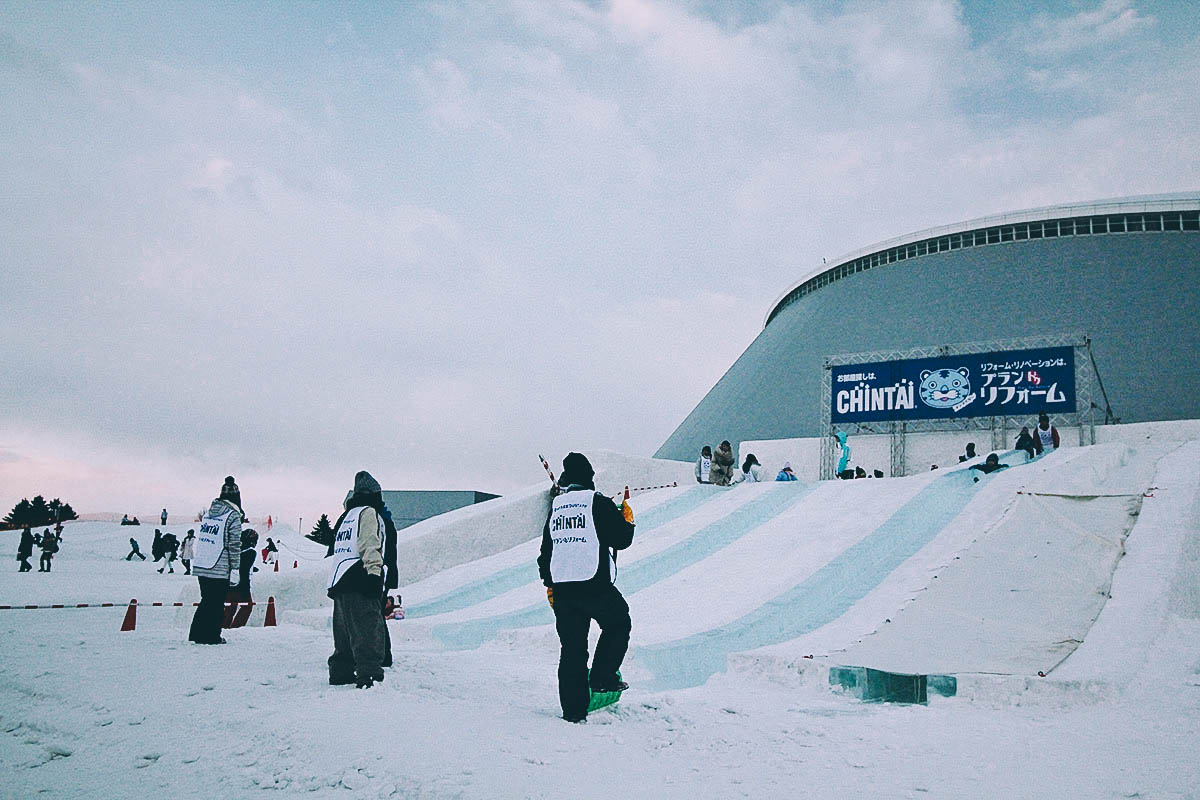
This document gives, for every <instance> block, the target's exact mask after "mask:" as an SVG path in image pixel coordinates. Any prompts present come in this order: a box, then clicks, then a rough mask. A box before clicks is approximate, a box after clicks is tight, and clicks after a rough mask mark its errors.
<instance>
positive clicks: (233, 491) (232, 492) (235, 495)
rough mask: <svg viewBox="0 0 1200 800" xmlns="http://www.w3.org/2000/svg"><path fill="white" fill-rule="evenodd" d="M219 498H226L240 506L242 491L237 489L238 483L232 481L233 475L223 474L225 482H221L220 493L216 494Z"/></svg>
mask: <svg viewBox="0 0 1200 800" xmlns="http://www.w3.org/2000/svg"><path fill="white" fill-rule="evenodd" d="M217 497H218V498H219V499H221V500H228V501H229V502H231V503H233V504H234V505H235V506H237V507H238V508H241V507H242V493H241V491H240V490H239V489H238V485H237V484H236V483H234V482H233V476H232V475H227V476H225V483H223V484H221V493H220V494H219V495H217Z"/></svg>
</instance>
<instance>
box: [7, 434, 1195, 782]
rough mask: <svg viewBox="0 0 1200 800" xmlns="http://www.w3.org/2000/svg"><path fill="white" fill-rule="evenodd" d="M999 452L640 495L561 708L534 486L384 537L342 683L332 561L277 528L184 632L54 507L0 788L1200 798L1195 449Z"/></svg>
mask: <svg viewBox="0 0 1200 800" xmlns="http://www.w3.org/2000/svg"><path fill="white" fill-rule="evenodd" d="M1001 456H1002V459H1001V460H1002V462H1004V463H1005V464H1006V465H1008V466H1007V468H1005V469H1001V470H997V471H993V472H990V473H984V472H983V471H980V470H972V469H970V467H971V466H973V464H965V465H962V467H960V468H958V469H953V470H939V471H936V472H931V473H927V474H923V475H916V476H911V477H907V478H897V479H883V480H866V481H863V480H858V481H828V482H822V483H819V484H803V483H763V484H754V485H741V486H737V487H733V488H719V487H713V486H707V485H696V484H694V483H690V484H689V485H679V486H674V487H667V488H659V489H655V490H651V491H644V492H640V493H638V492H635V493H634V495H633V497H632V498H631V499H630V505H631V506H632V507H633V509H634V512H635V522H636V534H635V537H634V540H633V544H632V546H631V547H630V548H628V549H627V550H625V551H623V552H622V553H621V554H620V558H619V560H618V565H617V578H616V585H617V586H618V588H619V589H620V590H621V592H622V593H623V594H624V596H625V598H626V599H627V600H628V602H629V606H630V613H631V617H632V620H633V631H632V635H631V641H630V647H629V652H628V655H627V657H626V659H625V662H624V665H623V666H622V676H623V677H624V679H625V680H626V681H627V682H628V683H629V684H630V688H629V689H628V690H627V691H626V692H625V693H624V695H623V696H622V697H621V699H620V701H619V702H617V703H616V704H614V705H611V706H609V707H607V708H604V709H601V710H598V711H595V712H593V713H592V714H590V715H589V717H588V724H587V725H581V726H580V725H570V724H567V723H565V722H563V721H562V720H561V719H560V710H559V707H558V694H557V683H556V665H557V660H558V638H557V636H556V633H555V629H554V617H553V613H552V611H551V609H550V608H549V606H548V604H547V602H546V595H545V589H544V588H543V586H542V582H541V580H540V579H539V576H538V570H537V567H536V566H535V564H534V560H535V559H536V557H537V554H538V547H539V543H540V532H541V524H542V523H543V522H544V521H545V519H546V513H547V504H548V502H549V501H548V492H546V491H545V488H544V487H531V488H530V490H528V491H527V492H523V493H516V494H515V495H513V496H510V497H506V498H502V499H500V500H494V501H490V502H488V503H484V504H481V505H479V506H475V507H472V508H469V509H460V510H459V511H456V512H451V514H448V515H444V516H443V517H442V518H435V519H433V520H428V521H426V522H424V523H421V524H419V525H417V526H414V527H412V528H409V529H406V530H404V531H401V533H400V542H399V547H398V556H399V558H398V560H399V567H400V571H401V573H402V576H403V577H402V581H401V588H400V592H401V593H402V595H403V605H404V608H405V612H406V616H405V618H404V619H397V620H390V621H389V622H388V623H387V624H388V626H389V631H390V635H391V641H392V653H393V656H394V661H395V663H394V666H393V667H391V668H390V669H388V670H386V676H385V680H384V681H383V682H382V683H380V684H377V685H376V686H374V687H372V688H371V689H369V690H363V691H359V690H356V689H355V688H354V687H353V686H349V687H345V686H330V685H329V684H328V673H327V668H326V663H325V659H326V658H327V657H328V655H329V653H330V652H331V651H332V639H331V633H330V629H329V619H330V608H331V602H330V601H329V600H328V599H327V598H326V597H325V591H324V590H325V583H326V573H327V569H326V566H325V564H324V563H322V561H323V559H322V556H323V548H321V547H320V546H319V545H315V544H314V543H312V542H310V541H308V540H306V539H304V538H303V537H302V536H300V535H299V534H297V533H296V532H295V531H292V530H290V529H287V528H285V527H283V526H279V525H276V526H275V528H274V530H273V531H272V532H271V534H270V535H271V536H272V538H273V539H274V540H275V542H276V543H277V544H278V547H279V553H278V554H277V556H278V562H279V571H278V572H276V571H275V569H274V565H273V564H271V565H267V564H263V563H261V562H260V563H259V564H258V567H259V571H258V572H257V573H254V575H253V578H252V588H253V594H254V598H255V601H256V602H257V603H258V605H257V606H256V607H255V612H254V614H252V616H251V618H250V621H249V624H248V625H247V626H246V627H242V628H237V629H234V630H230V631H226V632H225V635H226V637H227V638H228V641H229V644H227V645H226V646H223V647H216V648H210V647H202V646H197V645H190V644H188V643H187V641H186V639H187V625H188V622H189V620H190V617H191V603H192V602H193V601H195V600H196V599H197V598H198V596H199V595H198V591H197V585H196V581H195V579H193V578H190V577H187V576H184V575H182V569H181V567H180V566H179V564H178V563H176V565H175V573H174V574H171V573H169V572H167V571H164V573H162V574H160V573H158V572H157V570H158V568H159V567H160V566H162V564H161V562H160V563H158V564H155V563H152V562H151V561H150V560H149V559H147V561H145V562H142V561H141V560H140V559H137V558H134V559H132V560H126V556H127V554H128V553H129V550H130V546H129V542H128V538H129V536H130V532H131V530H134V529H132V528H129V527H121V526H119V525H117V524H114V523H108V522H81V523H72V524H68V525H67V526H66V529H65V531H64V536H63V541H62V545H61V549H60V552H59V553H58V554H57V555H56V556H55V559H54V562H53V568H52V571H51V572H49V573H38V572H36V571H35V572H32V573H18V571H17V564H16V563H15V561H13V560H12V559H11V556H10V561H9V563H10V565H11V566H10V568H9V569H8V570H5V571H4V572H0V605H9V606H22V607H20V608H12V609H5V610H0V630H3V635H4V652H5V655H4V658H3V660H2V662H0V678H2V680H0V731H3V736H2V737H0V767H2V768H3V772H4V775H5V780H4V781H3V784H2V788H0V795H3V796H5V797H29V796H33V795H35V794H41V795H43V796H48V797H159V796H167V797H190V796H205V797H214V796H233V797H245V796H250V795H254V794H255V793H256V792H257V791H258V790H283V791H284V792H285V793H286V794H288V795H292V794H300V793H306V794H308V795H309V796H318V797H404V798H408V797H438V798H440V797H479V798H494V797H556V798H560V797H605V798H607V797H612V796H628V797H642V796H659V797H689V798H694V797H697V796H703V797H776V796H780V795H781V794H796V793H799V792H804V793H817V794H820V795H821V796H825V797H850V796H862V795H866V796H883V797H966V796H971V797H1113V798H1118V797H1139V796H1140V797H1190V796H1195V791H1196V788H1195V787H1197V786H1200V759H1197V758H1196V756H1195V747H1194V742H1195V741H1196V738H1197V735H1198V734H1200V442H1197V441H1171V440H1170V438H1169V437H1164V436H1157V437H1155V438H1152V439H1145V440H1144V441H1134V442H1131V443H1109V444H1104V445H1097V446H1093V447H1087V448H1064V449H1061V450H1058V451H1055V452H1053V453H1050V454H1048V455H1046V456H1044V457H1042V458H1039V459H1037V460H1035V461H1033V462H1031V463H1025V457H1024V455H1023V454H1021V453H1011V452H1010V453H1002V454H1001ZM685 466H687V465H685ZM689 469H690V467H689ZM685 474H686V472H685ZM627 477H628V476H627V475H622V472H621V469H620V465H619V464H618V465H615V466H613V467H611V468H610V469H608V470H602V471H601V474H599V475H597V486H598V487H600V488H601V489H602V490H603V491H605V492H608V493H610V494H611V493H614V492H617V491H618V490H619V489H620V488H621V487H622V485H623V484H624V483H628V482H629V481H628V480H626V479H625V478H627ZM664 482H665V481H664ZM681 484H682V481H681ZM246 488H247V487H243V489H246ZM248 499H249V497H248ZM168 527H169V528H170V529H171V530H172V531H173V532H176V533H177V535H179V536H181V537H182V533H183V532H184V531H186V529H187V527H189V526H188V525H187V524H180V525H175V524H174V523H172V525H170V526H168ZM254 527H255V528H256V529H258V530H259V532H260V535H261V536H263V538H262V539H260V543H261V542H264V541H265V534H264V533H263V531H262V526H254ZM138 533H139V534H140V535H141V538H143V539H145V540H146V541H143V543H142V550H143V552H145V553H147V555H149V549H148V547H147V545H148V539H149V536H150V535H152V534H153V526H151V527H149V528H147V526H145V525H143V526H141V528H140V529H138ZM3 536H4V537H6V538H5V539H4V540H5V541H9V542H11V546H10V547H9V548H8V549H9V551H10V553H11V554H15V552H16V549H17V545H16V542H17V536H18V534H3ZM268 597H273V598H274V600H275V607H276V611H277V616H278V621H279V625H278V626H277V627H263V621H264V619H263V617H264V612H263V603H264V602H265V601H266V600H267V598H268ZM130 598H137V600H138V611H137V625H136V629H135V630H133V631H126V632H122V631H121V630H120V628H121V624H122V622H123V620H124V618H125V616H126V614H127V613H128V612H127V604H128V601H129V599H130ZM106 602H107V603H113V604H114V605H113V606H111V607H103V606H100V607H97V606H96V605H95V604H97V603H106ZM154 602H161V603H164V605H162V606H154V605H152V603H154ZM172 603H181V604H183V605H181V606H178V607H176V606H172V605H171V604H172ZM77 604H87V607H83V608H79V607H73V606H75V605H77ZM26 605H37V606H50V605H63V606H68V607H64V608H36V609H27V608H23V606H26ZM595 636H596V632H595V630H594V627H593V633H592V644H593V647H594V643H595ZM905 678H907V679H908V683H904V681H903V680H902V679H905ZM897 681H900V682H901V683H904V685H903V686H902V687H901V688H902V689H903V690H904V691H895V683H896V682H897ZM914 681H918V682H919V684H920V687H919V688H920V691H919V692H917V693H916V694H915V695H912V696H910V695H909V694H907V693H906V692H908V690H909V689H911V688H912V685H913V682H914ZM881 687H882V688H881ZM877 698H885V699H892V700H896V699H909V700H913V699H915V700H917V701H918V702H912V703H898V702H881V703H873V702H864V699H877Z"/></svg>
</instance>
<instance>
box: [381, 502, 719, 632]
mask: <svg viewBox="0 0 1200 800" xmlns="http://www.w3.org/2000/svg"><path fill="white" fill-rule="evenodd" d="M719 496H720V493H719V492H715V491H713V490H712V489H711V488H709V487H705V486H694V487H692V488H691V489H688V490H687V491H685V492H682V493H680V495H679V496H678V497H673V498H671V499H670V500H667V501H665V502H663V503H660V504H659V505H657V506H655V507H654V508H651V509H649V510H648V511H646V512H645V513H644V514H641V515H639V517H638V518H637V527H638V533H639V534H642V533H645V532H646V531H652V530H654V529H655V528H659V527H662V526H663V525H666V524H667V523H669V522H674V521H675V520H677V519H679V518H680V517H682V516H683V515H685V514H690V513H691V512H692V511H695V510H696V509H697V508H699V507H700V506H701V505H702V504H703V503H705V502H706V501H708V500H712V499H713V498H715V497H719ZM537 546H540V540H539V545H535V548H536V547H537ZM535 557H536V554H535ZM536 580H538V574H537V565H536V563H535V562H534V560H533V558H531V559H530V560H529V562H528V563H523V564H517V565H516V566H512V567H508V568H506V569H503V570H501V571H499V572H497V573H495V574H492V575H489V576H487V577H486V578H480V579H479V580H475V581H471V582H470V583H466V584H464V585H462V586H459V587H458V588H455V589H452V590H450V591H449V592H446V593H445V594H442V595H439V596H438V597H435V598H433V599H431V600H427V601H425V602H424V603H419V604H417V605H415V606H413V607H412V608H410V609H408V610H406V611H405V614H406V615H407V616H409V617H431V616H433V615H435V614H445V613H448V612H450V611H459V610H461V609H464V608H469V607H470V606H473V605H475V604H477V603H482V602H483V601H485V600H490V599H491V598H493V597H497V596H499V595H502V594H504V593H505V592H511V591H512V590H513V589H519V588H521V587H522V586H525V585H526V584H529V583H531V582H534V581H536Z"/></svg>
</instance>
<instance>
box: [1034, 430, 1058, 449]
mask: <svg viewBox="0 0 1200 800" xmlns="http://www.w3.org/2000/svg"><path fill="white" fill-rule="evenodd" d="M1034 430H1035V431H1037V437H1038V439H1040V440H1041V442H1042V449H1043V450H1053V449H1054V426H1053V425H1051V426H1050V427H1049V428H1046V430H1042V429H1041V428H1034Z"/></svg>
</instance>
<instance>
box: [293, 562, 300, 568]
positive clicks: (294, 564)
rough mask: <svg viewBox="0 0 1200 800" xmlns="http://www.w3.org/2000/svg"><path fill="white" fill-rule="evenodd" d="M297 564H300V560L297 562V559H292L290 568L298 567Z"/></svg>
mask: <svg viewBox="0 0 1200 800" xmlns="http://www.w3.org/2000/svg"><path fill="white" fill-rule="evenodd" d="M298 566H300V562H299V561H293V562H292V569H295V568H296V567H298Z"/></svg>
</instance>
